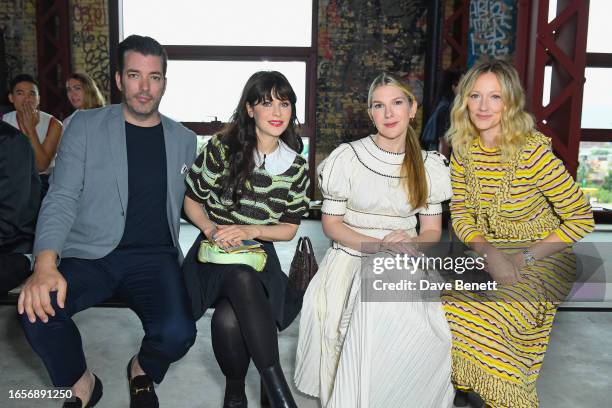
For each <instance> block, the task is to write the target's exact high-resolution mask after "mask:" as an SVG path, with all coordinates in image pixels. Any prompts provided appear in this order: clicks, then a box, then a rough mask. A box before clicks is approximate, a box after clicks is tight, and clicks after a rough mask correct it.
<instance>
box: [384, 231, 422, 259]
mask: <svg viewBox="0 0 612 408" xmlns="http://www.w3.org/2000/svg"><path fill="white" fill-rule="evenodd" d="M381 247H384V248H388V249H390V250H392V251H394V252H399V253H405V254H408V255H411V256H420V255H421V253H420V252H419V251H418V248H417V247H416V245H415V243H414V241H413V240H412V237H410V235H408V233H407V232H406V231H405V230H402V229H399V230H395V231H391V232H390V233H388V234H387V235H385V236H384V237H383V239H382V241H381Z"/></svg>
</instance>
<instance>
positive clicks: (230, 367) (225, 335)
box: [211, 266, 279, 392]
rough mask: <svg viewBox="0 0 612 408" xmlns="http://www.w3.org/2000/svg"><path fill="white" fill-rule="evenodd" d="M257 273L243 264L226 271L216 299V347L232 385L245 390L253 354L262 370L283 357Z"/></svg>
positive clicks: (229, 384) (218, 359)
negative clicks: (279, 355)
mask: <svg viewBox="0 0 612 408" xmlns="http://www.w3.org/2000/svg"><path fill="white" fill-rule="evenodd" d="M257 273H258V272H256V271H254V270H253V269H250V268H246V267H242V266H236V268H235V269H232V270H231V271H227V272H225V273H224V276H223V280H222V282H221V290H220V292H219V297H218V299H217V301H216V302H215V312H214V314H213V317H212V322H211V326H212V327H211V331H212V345H213V351H214V353H215V357H216V358H217V362H218V363H219V367H221V371H222V372H223V374H224V375H225V377H226V379H227V385H228V387H230V388H231V387H236V388H239V387H242V390H244V379H245V377H246V374H247V371H248V368H249V363H250V360H251V358H252V359H253V362H254V363H255V366H256V367H257V369H258V370H259V371H261V370H262V369H264V368H267V367H270V366H273V365H275V364H277V363H278V361H279V357H278V338H277V334H276V324H275V322H274V317H273V314H272V309H271V308H270V303H269V302H268V298H267V296H266V292H265V290H264V287H263V285H262V283H261V281H260V280H259V278H258V277H257V275H256V274H257ZM242 392H244V391H242Z"/></svg>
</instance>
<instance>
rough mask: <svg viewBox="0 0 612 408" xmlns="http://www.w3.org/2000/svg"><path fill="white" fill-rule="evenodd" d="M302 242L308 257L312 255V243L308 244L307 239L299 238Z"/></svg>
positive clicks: (308, 240) (308, 239)
mask: <svg viewBox="0 0 612 408" xmlns="http://www.w3.org/2000/svg"><path fill="white" fill-rule="evenodd" d="M300 239H302V240H303V242H304V244H305V246H306V252H307V253H309V254H310V255H313V254H314V250H313V249H312V242H310V238H308V237H302V238H300Z"/></svg>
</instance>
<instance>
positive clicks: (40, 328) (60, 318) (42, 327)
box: [18, 292, 70, 340]
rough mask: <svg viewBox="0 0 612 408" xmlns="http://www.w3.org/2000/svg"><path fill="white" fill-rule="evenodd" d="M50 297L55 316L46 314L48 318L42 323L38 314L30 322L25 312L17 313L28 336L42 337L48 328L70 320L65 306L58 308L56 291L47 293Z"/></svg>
mask: <svg viewBox="0 0 612 408" xmlns="http://www.w3.org/2000/svg"><path fill="white" fill-rule="evenodd" d="M49 295H50V296H49V297H50V298H51V307H52V308H53V310H54V311H55V316H51V315H47V316H48V318H49V320H48V321H47V323H44V322H43V321H42V320H40V318H39V317H38V316H36V321H35V322H34V323H32V322H30V320H29V318H28V315H27V313H25V312H24V313H23V314H21V315H18V318H19V322H20V323H21V327H23V330H24V331H25V333H26V335H27V336H28V338H30V339H32V340H34V339H36V338H44V337H45V336H47V334H48V333H49V331H50V330H57V329H58V328H60V327H61V326H64V325H65V324H67V323H68V322H69V320H70V316H69V314H68V313H67V311H66V309H65V308H60V307H59V305H58V304H57V292H51V293H50V294H49Z"/></svg>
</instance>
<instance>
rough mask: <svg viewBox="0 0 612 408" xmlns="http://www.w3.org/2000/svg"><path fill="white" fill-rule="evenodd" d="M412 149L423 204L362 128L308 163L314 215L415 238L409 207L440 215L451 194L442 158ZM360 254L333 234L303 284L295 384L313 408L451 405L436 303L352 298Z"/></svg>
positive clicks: (397, 157) (394, 160)
mask: <svg viewBox="0 0 612 408" xmlns="http://www.w3.org/2000/svg"><path fill="white" fill-rule="evenodd" d="M422 154H423V159H424V162H425V169H426V172H427V177H428V186H429V192H430V193H429V198H428V200H427V201H428V206H427V208H418V209H414V208H411V207H410V204H409V203H408V200H407V198H406V193H405V191H404V189H403V188H402V187H401V186H400V183H399V182H400V179H399V172H400V167H401V163H402V160H403V158H404V155H403V154H397V153H391V152H387V151H384V150H382V149H380V148H379V147H378V146H377V145H376V144H375V142H374V139H373V138H372V136H370V137H366V138H364V139H361V140H358V141H355V142H351V143H348V144H343V145H341V146H339V147H338V148H337V149H335V150H334V151H333V152H332V153H331V154H330V156H329V157H328V158H327V159H326V160H325V161H324V162H322V163H321V164H320V165H319V168H318V169H317V170H318V175H319V183H320V187H321V191H322V193H323V197H324V201H323V209H322V211H323V213H324V214H329V215H337V216H343V217H344V223H345V224H346V225H347V226H348V227H350V228H352V229H354V230H356V231H358V232H360V233H362V234H364V235H368V236H371V237H375V238H382V237H384V236H385V235H386V234H388V233H389V232H391V231H392V230H397V229H404V230H406V231H408V232H409V234H411V235H412V236H416V234H417V232H416V229H415V226H416V224H417V215H419V214H420V215H423V216H426V215H436V214H440V213H441V212H442V207H441V205H440V203H441V202H442V201H445V200H447V199H448V198H450V195H451V186H450V178H449V170H448V167H447V166H446V164H445V161H444V158H443V157H442V156H441V155H439V154H438V153H435V152H422ZM362 255H363V254H361V253H360V252H357V251H354V250H352V249H350V248H347V247H343V246H342V245H340V244H338V243H336V242H334V243H333V244H332V247H331V248H330V249H329V250H328V251H327V253H326V255H325V258H324V259H323V260H322V262H321V265H320V267H319V271H318V273H317V274H316V275H315V277H314V279H313V280H312V282H311V283H310V285H309V286H308V289H307V291H306V294H305V296H304V302H303V306H302V312H301V318H300V333H299V340H298V347H297V355H296V371H295V374H294V380H295V383H296V385H297V387H298V389H299V390H300V391H302V392H304V393H306V394H308V395H311V396H314V397H319V398H320V400H321V406H322V407H323V408H403V407H418V408H429V407H431V408H444V407H452V401H453V397H454V390H453V387H452V384H451V381H450V376H451V359H450V350H451V335H450V330H449V328H448V324H447V322H446V319H445V316H444V311H443V310H442V306H441V303H440V302H439V301H418V299H414V298H410V297H411V296H415V295H414V294H411V293H407V294H406V295H405V296H407V297H406V298H405V299H402V301H399V302H371V301H369V302H363V301H361V299H362V295H364V294H363V293H361V292H362V290H364V289H363V288H362V285H361V273H362V271H361V262H362ZM421 273H422V272H421ZM414 278H415V279H417V278H418V275H417V276H415V277H414Z"/></svg>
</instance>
